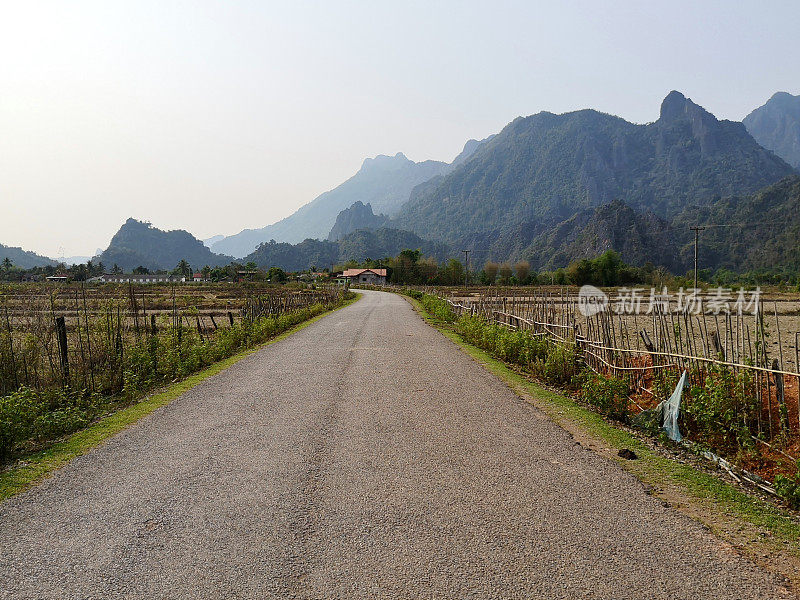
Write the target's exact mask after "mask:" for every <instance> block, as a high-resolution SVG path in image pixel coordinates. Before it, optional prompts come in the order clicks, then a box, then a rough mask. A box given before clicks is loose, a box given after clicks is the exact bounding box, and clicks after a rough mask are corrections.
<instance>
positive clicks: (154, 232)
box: [98, 219, 233, 271]
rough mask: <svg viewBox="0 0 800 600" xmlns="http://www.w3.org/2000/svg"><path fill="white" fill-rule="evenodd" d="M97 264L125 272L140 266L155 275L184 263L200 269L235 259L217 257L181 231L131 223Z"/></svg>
mask: <svg viewBox="0 0 800 600" xmlns="http://www.w3.org/2000/svg"><path fill="white" fill-rule="evenodd" d="M98 260H100V261H102V262H103V264H105V265H106V266H108V267H110V266H111V265H114V264H116V265H118V266H119V267H120V268H121V269H123V270H124V271H131V270H133V269H135V268H136V267H138V266H143V267H147V268H148V269H150V270H154V271H155V270H171V269H174V268H175V265H177V264H178V263H179V262H180V261H181V260H185V261H186V262H188V263H189V264H190V265H191V266H192V267H193V268H195V269H200V268H202V267H204V266H205V265H209V266H212V267H215V266H221V265H226V264H228V263H230V262H231V261H232V260H233V258H232V257H230V256H221V255H219V254H214V253H213V252H211V250H209V249H208V248H207V247H206V246H204V245H203V242H201V241H200V240H198V239H197V238H196V237H194V236H193V235H192V234H191V233H189V232H187V231H184V230H182V229H176V230H174V231H162V230H161V229H157V228H155V227H153V226H152V225H151V224H150V223H143V222H141V221H137V220H136V219H128V220H127V221H125V224H124V225H123V226H122V227H120V229H119V231H117V233H116V234H114V237H113V238H111V243H110V244H109V246H108V248H106V249H105V250H104V251H103V253H102V254H101V255H100V256H99V257H98Z"/></svg>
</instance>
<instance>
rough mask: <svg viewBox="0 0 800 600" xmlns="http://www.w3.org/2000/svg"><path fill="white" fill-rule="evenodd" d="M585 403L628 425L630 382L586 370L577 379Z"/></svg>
mask: <svg viewBox="0 0 800 600" xmlns="http://www.w3.org/2000/svg"><path fill="white" fill-rule="evenodd" d="M575 381H576V383H577V384H578V385H579V386H580V395H581V398H582V399H583V401H584V402H587V403H588V404H591V405H592V406H594V407H596V408H597V409H598V410H599V411H600V412H602V413H604V414H606V415H608V416H609V417H611V418H612V419H617V420H618V421H622V422H624V423H627V422H628V420H629V419H630V410H629V400H628V395H629V394H630V388H629V386H628V382H627V381H626V380H624V379H618V378H616V377H603V376H602V375H598V374H597V373H595V372H593V371H590V370H588V369H586V370H585V371H584V372H583V373H582V374H581V375H579V376H578V377H576V379H575Z"/></svg>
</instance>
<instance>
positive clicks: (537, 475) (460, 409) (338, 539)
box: [0, 292, 784, 599]
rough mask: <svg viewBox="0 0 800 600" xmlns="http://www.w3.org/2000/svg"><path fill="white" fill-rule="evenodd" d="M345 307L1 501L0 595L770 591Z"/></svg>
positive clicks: (391, 302) (704, 541)
mask: <svg viewBox="0 0 800 600" xmlns="http://www.w3.org/2000/svg"><path fill="white" fill-rule="evenodd" d="M365 296H366V297H365V298H363V299H362V300H361V301H359V302H357V303H356V304H354V305H352V306H350V307H348V308H346V309H343V310H341V311H338V312H336V313H334V314H332V315H330V316H328V317H326V318H324V319H322V320H321V321H319V322H317V323H315V324H314V325H312V326H310V327H308V328H306V329H304V330H303V331H301V332H299V333H297V334H295V335H294V336H291V337H290V338H288V339H286V340H284V341H282V342H280V343H278V344H274V345H272V346H268V347H266V348H264V349H263V350H261V351H259V352H258V353H256V354H253V355H252V356H250V357H248V358H246V359H244V360H242V361H241V362H239V363H237V364H236V365H235V366H233V367H232V368H230V369H228V370H227V371H225V372H223V373H221V374H219V375H217V376H215V377H213V378H211V379H209V380H207V381H206V382H205V383H203V384H201V385H199V386H197V387H196V388H194V389H193V390H191V391H190V392H188V393H186V394H184V395H183V396H181V397H180V398H178V399H177V400H176V401H175V402H173V403H172V404H170V405H169V406H167V407H164V408H163V409H160V410H159V411H157V412H155V413H153V414H152V415H150V416H149V417H147V418H145V419H143V420H142V421H140V422H139V423H138V424H137V425H135V426H133V427H131V428H130V429H128V430H126V431H125V432H123V433H122V434H120V435H118V436H116V437H115V438H113V439H112V440H110V441H109V442H107V443H106V444H104V445H103V446H101V447H100V448H98V449H96V450H95V451H93V452H91V453H90V454H88V455H86V456H84V457H81V458H78V459H76V460H74V461H73V462H72V463H70V464H69V465H68V466H67V467H66V468H64V469H63V470H61V471H59V472H58V473H57V474H56V475H55V476H53V477H52V478H50V479H49V480H47V481H45V482H44V483H43V484H42V485H40V486H38V487H37V488H35V489H33V490H31V491H30V492H28V493H26V494H23V495H22V496H19V497H17V498H15V499H12V500H10V501H8V502H6V503H4V504H2V505H0V597H3V598H148V599H152V598H258V599H262V598H454V599H461V598H647V599H651V598H759V599H765V598H778V597H784V592H782V591H781V589H780V588H779V587H778V586H777V584H776V583H775V582H774V581H773V580H772V579H771V578H770V576H768V575H766V574H765V573H764V572H762V571H760V570H759V569H758V568H756V567H755V566H753V565H752V564H751V563H749V562H747V561H745V560H743V559H742V558H740V557H738V555H737V554H736V553H735V552H733V551H732V550H731V549H730V548H728V547H727V546H726V545H724V544H723V543H722V542H720V541H718V540H717V539H716V538H714V537H713V536H711V535H710V534H708V533H706V532H705V531H704V530H703V529H702V528H701V527H700V526H698V525H697V524H695V523H694V522H692V521H690V520H689V519H687V518H685V517H683V516H681V515H680V514H678V513H676V512H674V511H673V510H671V509H668V508H665V507H664V506H663V505H662V504H661V503H660V502H659V501H658V500H656V499H654V498H652V497H650V496H648V495H647V494H645V492H644V491H643V488H642V487H641V485H640V484H638V483H637V482H636V480H634V479H633V478H632V477H630V476H629V475H627V474H626V473H625V472H623V471H622V470H621V469H620V468H619V467H618V466H616V465H615V464H613V463H611V462H609V461H607V460H605V459H603V458H601V457H599V456H597V455H595V454H593V453H592V452H590V451H588V450H586V449H584V448H583V447H581V446H579V445H577V444H576V443H575V442H574V441H573V439H572V438H571V437H570V436H569V434H567V433H566V432H565V431H564V430H562V429H560V428H559V427H557V426H556V425H554V424H553V423H551V422H550V421H549V420H547V418H545V417H544V415H543V414H542V413H540V412H539V411H537V410H536V409H535V408H533V407H531V406H530V405H528V404H526V403H524V402H523V401H521V400H520V399H519V398H517V397H516V396H515V395H514V394H513V393H511V392H510V391H509V390H508V389H507V388H506V387H505V386H504V385H503V384H502V383H500V382H499V381H498V380H496V379H494V378H493V377H492V376H490V375H489V374H488V373H487V372H486V371H485V370H483V368H481V367H480V366H479V365H477V364H476V363H474V362H473V361H472V360H471V359H469V358H468V357H467V356H466V355H465V354H463V353H462V352H461V351H460V350H459V349H458V348H457V347H456V346H454V345H453V344H452V343H451V342H450V341H448V340H447V339H446V338H444V337H443V336H442V335H441V334H439V333H438V332H436V331H435V330H434V329H432V328H430V327H428V326H427V325H426V324H424V323H423V321H422V320H421V319H420V318H419V317H418V316H417V315H416V314H415V313H414V312H413V311H412V310H411V308H410V307H409V305H408V304H407V303H406V302H405V301H404V300H403V299H402V298H399V297H397V296H393V295H390V294H381V293H377V292H369V293H366V294H365Z"/></svg>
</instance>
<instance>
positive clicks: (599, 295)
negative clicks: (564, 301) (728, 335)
mask: <svg viewBox="0 0 800 600" xmlns="http://www.w3.org/2000/svg"><path fill="white" fill-rule="evenodd" d="M760 298H761V288H756V289H755V290H754V291H750V292H748V291H745V290H744V289H743V288H740V289H739V291H738V293H737V294H736V295H734V293H733V290H731V289H730V288H723V287H717V288H709V289H708V290H707V291H706V292H705V294H703V291H702V290H699V289H695V288H686V289H684V288H680V289H679V290H678V291H677V292H676V293H670V292H669V291H667V288H663V289H662V290H661V291H660V292H659V291H658V290H656V289H655V288H651V289H650V290H649V293H648V290H646V289H645V288H626V287H622V288H619V289H617V290H616V295H614V296H613V297H609V296H608V295H607V294H606V293H605V292H603V290H600V289H598V288H596V287H594V286H593V285H584V286H582V287H581V289H580V292H578V311H579V312H580V313H581V314H582V315H583V316H585V317H592V316H594V315H596V314H597V313H600V312H605V311H609V312H613V313H615V314H618V315H651V314H664V313H667V312H670V311H671V310H673V309H674V310H675V311H677V312H680V313H683V312H685V313H688V314H692V315H699V314H713V315H719V314H740V315H741V314H745V313H751V314H757V312H758V307H759V301H760Z"/></svg>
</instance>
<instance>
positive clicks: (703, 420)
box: [682, 365, 758, 454]
mask: <svg viewBox="0 0 800 600" xmlns="http://www.w3.org/2000/svg"><path fill="white" fill-rule="evenodd" d="M682 411H683V418H684V423H685V424H686V427H687V428H688V429H689V430H690V431H701V432H703V435H704V436H705V437H710V438H711V439H712V440H713V442H714V446H715V447H717V448H719V449H722V450H724V451H725V452H728V453H730V454H736V453H737V452H738V451H740V450H743V449H747V448H748V447H749V446H750V444H751V439H750V434H751V432H752V431H753V430H754V429H756V428H757V423H758V398H757V394H756V391H755V382H754V379H753V377H752V375H751V374H750V373H749V372H747V371H745V370H742V371H740V372H739V373H738V374H736V373H734V372H733V371H732V370H731V369H728V368H726V367H723V366H714V365H711V366H709V367H708V370H707V371H706V373H705V378H704V381H703V385H695V386H693V387H692V388H691V390H690V391H689V394H688V398H687V399H686V401H685V402H684V403H683V409H682Z"/></svg>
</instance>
